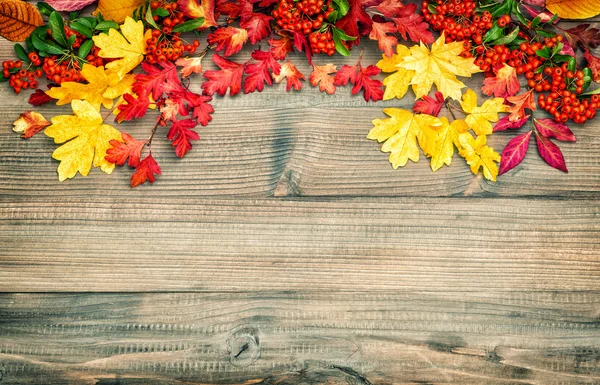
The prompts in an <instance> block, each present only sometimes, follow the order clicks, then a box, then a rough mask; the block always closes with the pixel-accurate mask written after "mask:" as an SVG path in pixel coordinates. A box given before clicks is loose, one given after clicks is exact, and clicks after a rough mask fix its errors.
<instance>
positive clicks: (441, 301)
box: [0, 287, 600, 385]
mask: <svg viewBox="0 0 600 385" xmlns="http://www.w3.org/2000/svg"><path fill="white" fill-rule="evenodd" d="M424 289H427V288H425V287H424ZM599 294H600V292H597V291H586V292H551V291H531V292H528V293H524V292H506V293H493V292H488V293H480V292H475V291H473V292H446V293H435V294H434V293H431V292H427V290H423V291H413V292H404V291H396V292H394V293H380V294H374V293H353V294H344V293H325V292H322V293H313V294H306V293H305V294H302V293H295V292H287V293H279V292H276V291H273V290H270V291H268V292H256V293H252V294H242V293H239V294H233V295H232V294H192V293H190V294H61V295H48V294H31V295H28V294H13V295H9V294H5V295H2V296H0V317H1V319H2V323H1V325H2V327H1V328H0V371H1V372H2V375H3V376H4V378H3V379H2V384H3V385H4V384H27V383H33V384H39V383H45V384H48V383H56V384H67V383H69V384H70V383H73V384H134V383H135V384H149V383H152V384H155V383H173V384H175V383H186V384H192V383H193V384H213V383H227V384H238V383H245V384H251V383H258V382H260V381H262V380H264V382H261V383H265V384H281V383H282V382H279V381H283V378H287V379H288V380H287V382H283V384H340V385H341V384H354V385H358V384H392V383H393V384H417V383H419V384H434V383H435V384H498V385H499V384H540V385H554V384H556V385H558V384H560V385H571V384H597V383H599V382H600V368H599V366H598V361H599V357H600V355H599V351H600V333H599V331H598V328H599V327H600V325H598V314H599V313H598V309H599V308H600V295H599ZM245 344H247V345H248V347H247V348H246V349H245V350H244V349H242V347H243V346H244V345H245ZM240 350H242V352H241V353H240ZM361 378H362V380H361ZM265 379H268V380H265ZM309 379H310V380H309ZM95 381H97V382H95Z"/></svg>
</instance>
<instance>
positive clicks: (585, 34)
mask: <svg viewBox="0 0 600 385" xmlns="http://www.w3.org/2000/svg"><path fill="white" fill-rule="evenodd" d="M563 32H564V33H565V37H566V38H567V41H568V42H569V44H571V45H572V46H573V47H576V46H577V44H579V45H581V46H582V47H583V48H584V49H586V50H588V51H589V49H590V47H591V48H596V47H597V46H598V45H600V29H598V28H593V27H592V28H590V24H589V23H584V24H579V25H577V26H576V27H573V28H569V29H563Z"/></svg>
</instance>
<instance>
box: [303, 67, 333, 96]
mask: <svg viewBox="0 0 600 385" xmlns="http://www.w3.org/2000/svg"><path fill="white" fill-rule="evenodd" d="M335 72H336V66H335V65H333V64H325V65H322V66H318V65H316V64H313V71H312V73H311V74H310V77H309V80H310V84H311V85H312V86H313V87H316V86H319V90H320V91H321V92H326V93H328V94H329V95H333V94H334V93H335V84H334V81H335V78H334V77H333V76H331V75H330V74H334V73H335Z"/></svg>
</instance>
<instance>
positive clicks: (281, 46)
mask: <svg viewBox="0 0 600 385" xmlns="http://www.w3.org/2000/svg"><path fill="white" fill-rule="evenodd" d="M269 45H270V46H271V50H270V51H271V54H272V55H273V57H274V58H275V60H283V59H285V58H286V57H287V54H288V52H293V51H294V46H293V39H292V38H291V37H289V36H288V35H281V39H269Z"/></svg>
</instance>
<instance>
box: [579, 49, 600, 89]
mask: <svg viewBox="0 0 600 385" xmlns="http://www.w3.org/2000/svg"><path fill="white" fill-rule="evenodd" d="M583 56H584V57H585V59H586V60H587V62H588V67H589V69H590V70H592V77H593V78H594V81H595V82H597V83H600V58H598V57H596V56H594V55H592V54H591V53H590V51H585V52H584V54H583Z"/></svg>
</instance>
